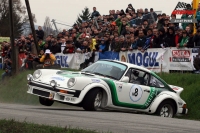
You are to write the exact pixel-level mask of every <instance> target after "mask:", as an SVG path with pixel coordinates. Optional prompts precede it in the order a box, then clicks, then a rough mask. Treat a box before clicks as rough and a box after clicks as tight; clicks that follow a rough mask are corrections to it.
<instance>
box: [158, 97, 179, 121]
mask: <svg viewBox="0 0 200 133" xmlns="http://www.w3.org/2000/svg"><path fill="white" fill-rule="evenodd" d="M165 109H168V110H169V111H164V110H165ZM167 114H168V115H167ZM156 115H158V116H161V117H169V118H173V117H174V115H175V105H174V103H173V102H172V101H169V100H168V101H163V102H162V103H161V104H160V105H159V106H158V108H157V111H156Z"/></svg>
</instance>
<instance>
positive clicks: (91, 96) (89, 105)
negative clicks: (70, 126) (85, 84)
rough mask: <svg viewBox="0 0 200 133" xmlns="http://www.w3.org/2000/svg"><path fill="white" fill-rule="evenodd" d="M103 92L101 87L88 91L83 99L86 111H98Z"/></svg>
mask: <svg viewBox="0 0 200 133" xmlns="http://www.w3.org/2000/svg"><path fill="white" fill-rule="evenodd" d="M102 97H103V93H102V91H101V90H100V89H93V90H91V91H89V92H88V93H87V95H86V96H85V98H84V100H83V108H84V109H85V110H86V111H96V110H97V109H98V108H99V107H100V106H101V102H102Z"/></svg>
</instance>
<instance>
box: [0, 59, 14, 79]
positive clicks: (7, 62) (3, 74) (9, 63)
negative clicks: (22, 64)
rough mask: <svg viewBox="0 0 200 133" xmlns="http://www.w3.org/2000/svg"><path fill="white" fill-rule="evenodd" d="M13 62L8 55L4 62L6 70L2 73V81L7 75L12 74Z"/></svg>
mask: <svg viewBox="0 0 200 133" xmlns="http://www.w3.org/2000/svg"><path fill="white" fill-rule="evenodd" d="M11 64H12V61H11V60H10V59H9V58H8V57H7V56H6V57H5V60H4V64H3V70H5V72H4V73H2V75H1V79H2V81H3V80H4V78H5V76H11Z"/></svg>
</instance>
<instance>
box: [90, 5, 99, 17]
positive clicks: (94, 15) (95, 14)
mask: <svg viewBox="0 0 200 133" xmlns="http://www.w3.org/2000/svg"><path fill="white" fill-rule="evenodd" d="M99 16H100V13H99V12H98V11H97V10H96V7H93V12H92V15H91V18H94V17H99Z"/></svg>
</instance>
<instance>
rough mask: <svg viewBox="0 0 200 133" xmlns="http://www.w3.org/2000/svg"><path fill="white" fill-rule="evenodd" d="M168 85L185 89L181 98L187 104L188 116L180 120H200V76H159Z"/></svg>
mask: <svg viewBox="0 0 200 133" xmlns="http://www.w3.org/2000/svg"><path fill="white" fill-rule="evenodd" d="M159 76H160V77H161V78H162V79H164V80H165V81H166V82H167V83H168V84H171V85H175V86H180V87H182V88H184V91H183V92H182V93H181V98H182V99H183V100H184V101H185V102H186V103H187V108H188V109H189V112H188V115H187V116H184V117H180V118H186V119H193V120H200V75H198V74H191V73H184V74H182V73H173V74H166V73H165V74H159Z"/></svg>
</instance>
